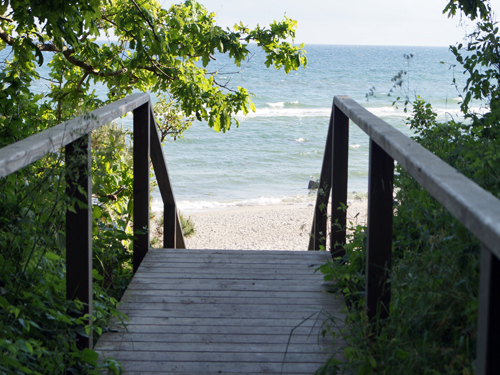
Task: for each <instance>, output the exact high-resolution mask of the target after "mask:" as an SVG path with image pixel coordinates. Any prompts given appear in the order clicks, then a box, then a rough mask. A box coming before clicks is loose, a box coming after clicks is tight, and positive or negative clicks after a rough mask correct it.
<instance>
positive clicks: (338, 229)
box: [330, 104, 349, 257]
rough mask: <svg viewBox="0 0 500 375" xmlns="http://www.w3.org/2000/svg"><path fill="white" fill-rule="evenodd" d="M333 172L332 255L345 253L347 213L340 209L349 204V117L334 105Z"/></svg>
mask: <svg viewBox="0 0 500 375" xmlns="http://www.w3.org/2000/svg"><path fill="white" fill-rule="evenodd" d="M332 152H333V172H332V182H331V186H332V216H331V220H332V225H331V231H330V251H331V253H332V257H341V256H344V255H345V249H344V245H345V238H346V221H347V220H346V215H347V212H346V211H344V210H342V209H340V210H339V209H338V208H339V207H341V205H344V206H347V170H348V158H349V117H347V116H346V115H345V114H344V112H342V111H341V110H340V108H338V107H337V106H336V105H335V104H334V105H333V150H332Z"/></svg>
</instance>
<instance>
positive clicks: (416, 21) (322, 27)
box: [198, 0, 500, 46]
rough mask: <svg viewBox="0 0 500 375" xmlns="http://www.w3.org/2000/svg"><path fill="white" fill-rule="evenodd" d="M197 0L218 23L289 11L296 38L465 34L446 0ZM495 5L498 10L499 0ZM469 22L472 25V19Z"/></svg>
mask: <svg viewBox="0 0 500 375" xmlns="http://www.w3.org/2000/svg"><path fill="white" fill-rule="evenodd" d="M198 1H199V2H200V3H202V4H203V5H205V7H206V8H207V9H208V10H209V11H211V12H215V13H216V14H217V21H218V24H219V25H220V26H233V25H234V24H235V23H239V21H243V23H244V24H245V25H249V26H255V25H256V24H260V25H266V24H269V22H271V21H273V20H275V19H281V18H282V17H283V14H284V13H285V12H286V14H287V16H288V17H290V18H293V19H295V20H297V21H298V30H297V37H296V40H295V42H297V43H302V42H304V43H316V44H358V45H406V46H448V45H450V44H455V43H457V42H460V41H462V39H463V37H464V35H465V30H464V25H460V24H461V22H460V17H459V16H457V17H454V18H451V19H449V18H448V17H447V16H446V15H444V14H442V10H443V9H444V7H445V6H446V4H447V3H448V1H446V0H198ZM491 4H492V6H493V9H494V10H498V11H497V12H496V13H497V14H500V0H492V1H491ZM496 18H497V19H498V17H496ZM462 21H464V20H462ZM465 26H466V27H467V26H468V30H469V31H470V30H472V26H473V25H472V24H471V22H470V21H468V20H467V22H466V23H465Z"/></svg>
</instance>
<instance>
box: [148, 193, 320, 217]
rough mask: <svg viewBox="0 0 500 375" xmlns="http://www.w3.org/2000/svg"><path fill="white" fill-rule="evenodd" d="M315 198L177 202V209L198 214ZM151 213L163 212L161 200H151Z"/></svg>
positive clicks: (313, 197)
mask: <svg viewBox="0 0 500 375" xmlns="http://www.w3.org/2000/svg"><path fill="white" fill-rule="evenodd" d="M315 199H316V197H315V196H314V195H296V196H282V197H259V198H252V199H244V200H234V201H209V200H199V201H179V202H177V208H178V209H179V210H180V211H181V212H187V213H189V212H200V211H219V210H226V209H230V208H236V207H246V206H272V205H280V204H290V203H292V204H295V203H311V202H314V200H315ZM151 209H152V211H163V205H162V203H161V200H160V199H158V200H156V199H153V203H152V207H151Z"/></svg>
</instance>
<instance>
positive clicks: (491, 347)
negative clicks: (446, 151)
mask: <svg viewBox="0 0 500 375" xmlns="http://www.w3.org/2000/svg"><path fill="white" fill-rule="evenodd" d="M349 120H352V121H353V122H354V123H355V124H356V125H358V126H359V127H360V128H361V129H362V130H363V131H364V132H365V133H366V134H368V136H369V137H370V154H369V175H368V218H367V239H366V294H365V298H366V308H367V313H368V316H369V318H370V319H375V318H376V316H377V311H379V313H380V315H378V317H379V318H381V319H384V318H386V317H388V315H389V304H390V299H391V290H390V283H389V277H390V275H389V274H390V270H391V255H392V218H393V213H394V208H393V177H394V161H397V162H398V163H399V165H401V167H403V168H404V169H405V170H406V171H407V172H408V173H409V174H410V175H411V176H412V177H413V178H414V179H415V180H416V181H417V182H418V183H419V184H420V185H421V186H422V187H423V188H424V189H425V190H427V191H428V192H429V193H430V194H431V195H432V196H433V197H434V198H435V199H436V200H437V201H438V202H440V203H441V204H442V205H443V206H444V207H445V208H446V209H447V210H448V211H449V212H450V213H451V214H452V215H453V216H454V217H455V218H456V219H458V220H459V221H460V222H461V223H462V224H463V225H464V226H465V227H466V228H467V229H468V230H469V231H470V232H471V233H472V234H474V235H475V236H476V237H477V238H478V239H479V241H480V242H481V244H482V249H481V265H480V266H481V271H480V285H479V319H478V341H477V349H476V350H477V355H476V373H477V374H481V375H482V374H500V357H499V356H498V355H497V353H496V351H497V350H498V348H500V323H499V322H500V319H499V318H500V260H499V258H500V201H499V200H498V199H497V198H496V197H494V196H493V195H492V194H490V193H488V192H487V191H485V190H484V189H482V188H481V187H480V186H478V185H477V184H475V183H474V182H472V181H471V180H469V179H467V178H466V177H465V176H463V175H462V174H460V173H459V172H458V171H457V170H456V169H454V168H452V167H451V166H449V165H448V164H446V163H445V162H443V161H442V160H441V159H439V158H438V157H437V156H435V155H434V154H432V153H431V152H430V151H428V150H426V149H425V148H423V147H422V146H420V145H419V144H418V143H416V142H415V141H413V140H412V139H410V138H408V137H407V136H405V135H404V134H402V133H401V132H399V131H398V130H396V129H394V128H393V127H392V126H390V125H389V124H387V123H386V122H385V121H383V120H381V119H380V118H378V117H376V116H375V115H373V114H372V113H370V112H368V111H367V110H366V109H365V108H363V107H362V106H360V105H359V104H358V103H356V102H355V101H354V100H352V99H351V98H349V97H347V96H336V97H335V98H334V100H333V108H332V114H331V118H330V126H329V130H328V138H327V142H326V149H325V154H324V159H323V167H322V170H321V177H320V190H318V197H317V202H316V208H315V214H314V221H313V228H312V231H311V240H310V243H309V250H319V249H320V247H321V246H325V244H326V230H327V216H326V211H325V209H324V207H326V205H327V204H328V199H329V197H330V191H331V195H332V196H331V212H332V214H331V231H330V244H331V252H332V255H333V256H342V255H343V254H344V250H343V245H344V244H345V242H346V232H345V226H346V212H345V211H344V210H337V208H338V207H340V206H341V204H344V205H347V160H348V138H349Z"/></svg>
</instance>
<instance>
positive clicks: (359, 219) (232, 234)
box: [183, 200, 367, 250]
mask: <svg viewBox="0 0 500 375" xmlns="http://www.w3.org/2000/svg"><path fill="white" fill-rule="evenodd" d="M366 203H367V201H366V200H354V201H350V202H348V205H349V208H348V211H347V217H348V219H349V220H351V221H353V222H354V223H364V222H366ZM313 212H314V206H313V204H289V205H275V206H246V207H239V208H234V209H228V210H222V211H209V212H199V213H183V214H184V216H186V217H191V220H192V221H193V222H194V225H195V230H196V234H195V235H194V236H192V237H189V238H186V247H187V248H189V249H235V250H236V249H238V250H307V246H308V243H309V233H310V231H311V225H312V220H313Z"/></svg>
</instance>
